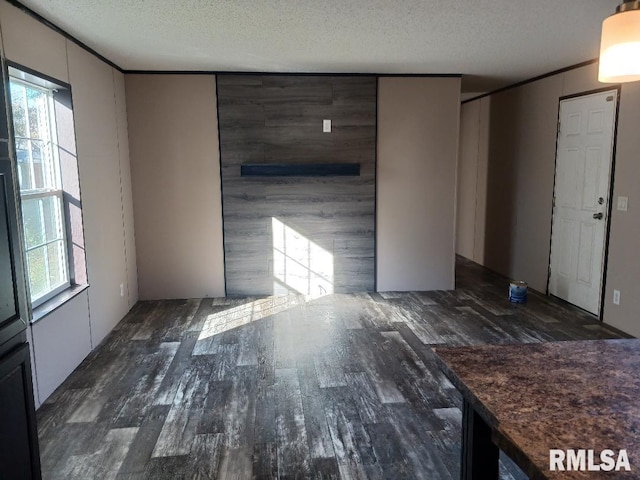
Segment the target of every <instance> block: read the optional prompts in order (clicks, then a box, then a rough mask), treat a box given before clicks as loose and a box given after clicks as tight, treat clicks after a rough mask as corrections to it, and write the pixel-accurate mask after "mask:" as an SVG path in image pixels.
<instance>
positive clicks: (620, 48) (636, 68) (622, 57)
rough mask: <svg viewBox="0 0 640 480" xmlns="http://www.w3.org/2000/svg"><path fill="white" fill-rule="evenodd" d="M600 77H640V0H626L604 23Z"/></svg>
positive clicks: (620, 79) (613, 80) (605, 79)
mask: <svg viewBox="0 0 640 480" xmlns="http://www.w3.org/2000/svg"><path fill="white" fill-rule="evenodd" d="M598 80H599V81H601V82H603V83H622V82H634V81H636V80H640V0H625V1H624V3H622V4H621V5H619V6H618V8H617V9H616V13H614V14H613V15H611V16H610V17H609V18H607V19H605V21H604V22H603V23H602V40H601V42H600V70H599V72H598Z"/></svg>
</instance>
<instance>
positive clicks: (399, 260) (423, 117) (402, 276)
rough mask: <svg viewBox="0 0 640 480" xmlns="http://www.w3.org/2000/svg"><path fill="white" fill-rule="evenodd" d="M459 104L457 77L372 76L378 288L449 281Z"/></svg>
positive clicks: (442, 285) (439, 285)
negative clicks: (375, 105)
mask: <svg viewBox="0 0 640 480" xmlns="http://www.w3.org/2000/svg"><path fill="white" fill-rule="evenodd" d="M459 106H460V79H459V78H435V77H426V78H425V77H423V78H420V77H382V78H380V79H379V85H378V165H377V231H376V235H377V252H376V255H377V289H378V290H379V291H388V290H436V289H452V288H453V287H454V264H455V253H454V252H455V242H454V230H455V202H456V163H457V155H458V130H459V129H458V126H459V120H460V111H459Z"/></svg>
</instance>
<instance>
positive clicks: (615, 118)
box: [545, 84, 622, 322]
mask: <svg viewBox="0 0 640 480" xmlns="http://www.w3.org/2000/svg"><path fill="white" fill-rule="evenodd" d="M613 90H615V91H616V92H617V95H616V110H615V114H614V116H613V146H612V148H611V171H610V174H609V199H608V202H609V208H608V212H607V224H606V226H605V233H604V249H603V262H602V282H601V284H600V311H599V314H598V315H597V317H598V319H599V320H600V321H601V322H603V321H604V310H605V303H606V293H607V267H608V264H609V237H610V233H611V214H612V213H613V189H614V187H615V173H616V153H617V152H616V149H617V146H618V116H619V115H620V97H621V96H622V85H620V84H612V85H610V86H607V87H602V88H596V89H594V90H586V91H584V92H579V93H574V94H571V95H563V96H561V97H559V98H558V114H557V117H556V128H557V127H558V126H559V125H560V104H561V103H562V102H563V101H564V100H571V99H573V98H579V97H584V96H587V95H594V94H597V93H603V92H610V91H613ZM559 133H560V132H559V128H557V132H556V146H555V158H554V162H553V193H552V201H551V230H550V232H551V234H550V235H549V260H548V261H547V289H546V292H545V293H546V295H547V296H552V297H554V298H558V299H559V300H563V299H561V298H559V297H555V296H554V295H551V294H550V293H549V282H550V281H551V245H552V242H553V214H554V210H555V205H556V196H555V194H556V180H557V175H556V173H557V169H558V136H559ZM567 303H569V302H567ZM571 305H573V304H571ZM574 306H575V307H576V308H580V307H578V306H577V305H574ZM585 312H586V310H585ZM588 313H589V314H590V315H593V314H592V313H591V312H588Z"/></svg>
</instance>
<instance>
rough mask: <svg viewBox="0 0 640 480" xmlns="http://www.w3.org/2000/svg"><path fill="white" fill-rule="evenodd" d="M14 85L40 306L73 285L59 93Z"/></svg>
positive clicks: (14, 81) (30, 256) (29, 261)
mask: <svg viewBox="0 0 640 480" xmlns="http://www.w3.org/2000/svg"><path fill="white" fill-rule="evenodd" d="M13 70H15V69H11V70H10V72H11V73H13ZM23 76H25V75H23ZM28 77H33V76H32V75H28ZM43 83H46V82H43ZM9 85H10V94H11V111H12V115H13V130H14V136H15V152H16V163H17V172H18V181H19V185H20V198H21V203H22V223H23V234H24V235H23V236H24V243H25V245H24V247H25V257H26V266H27V277H28V280H29V282H28V283H29V291H30V295H31V303H32V305H33V306H34V307H36V306H38V305H40V304H42V303H43V302H45V301H47V300H48V299H50V298H52V297H53V296H55V295H56V294H58V293H60V292H61V291H63V290H65V289H66V288H68V287H69V286H70V285H71V272H70V268H69V265H70V263H69V251H68V248H69V244H68V242H67V224H66V222H65V209H64V203H63V194H64V192H63V188H62V176H61V171H60V159H59V149H58V146H57V128H56V118H55V117H56V116H55V108H54V91H55V90H54V89H53V88H46V87H43V86H40V85H37V84H35V83H31V82H29V81H27V80H24V79H23V78H17V77H14V76H10V78H9Z"/></svg>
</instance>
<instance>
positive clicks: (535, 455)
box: [434, 339, 640, 479]
mask: <svg viewBox="0 0 640 480" xmlns="http://www.w3.org/2000/svg"><path fill="white" fill-rule="evenodd" d="M434 350H435V351H436V353H437V357H439V362H440V364H441V367H442V369H443V370H444V371H445V373H446V374H447V376H448V377H449V378H450V380H451V381H452V382H453V383H454V384H455V386H456V387H457V388H458V389H459V390H460V391H461V392H462V394H463V395H464V397H465V399H466V400H467V401H468V402H469V403H470V404H471V405H472V406H473V408H474V409H475V410H476V411H477V412H478V413H479V414H480V415H481V416H482V418H483V419H484V420H485V422H487V424H488V425H489V426H490V427H492V429H493V431H494V441H495V442H496V444H497V445H498V446H499V447H500V448H501V449H502V450H503V451H504V452H505V453H507V454H508V455H509V456H510V457H511V458H513V459H514V460H515V461H516V463H518V464H519V465H520V467H521V468H522V469H523V470H524V471H525V473H527V474H528V475H529V476H531V477H532V478H551V479H556V478H557V479H574V478H575V479H581V478H640V339H630V340H627V339H625V340H595V341H579V342H553V343H537V344H526V345H522V344H521V345H506V346H505V345H501V346H474V347H453V348H436V349H434ZM570 448H571V449H578V448H582V449H594V450H596V451H597V452H598V453H599V452H600V451H601V450H603V449H611V450H614V451H618V450H620V449H626V450H627V454H628V456H629V462H630V464H631V472H626V473H625V472H551V471H549V450H550V449H563V450H566V449H570ZM598 463H599V462H598Z"/></svg>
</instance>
